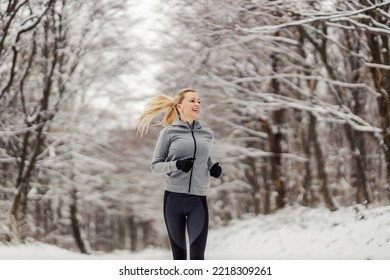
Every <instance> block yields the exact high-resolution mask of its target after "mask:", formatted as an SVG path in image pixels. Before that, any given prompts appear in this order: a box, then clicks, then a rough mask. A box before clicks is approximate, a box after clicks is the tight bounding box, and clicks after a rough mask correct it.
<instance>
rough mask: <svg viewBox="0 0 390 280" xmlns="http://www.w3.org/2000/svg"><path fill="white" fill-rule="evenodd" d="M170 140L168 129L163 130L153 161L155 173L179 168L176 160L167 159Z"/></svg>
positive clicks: (152, 167)
mask: <svg viewBox="0 0 390 280" xmlns="http://www.w3.org/2000/svg"><path fill="white" fill-rule="evenodd" d="M169 142H170V141H169V138H168V135H167V133H166V130H165V129H163V130H161V132H160V135H159V137H158V140H157V144H156V147H155V148H154V154H153V159H152V163H151V169H152V173H153V174H167V173H170V172H172V171H175V170H177V167H176V161H167V156H168V151H169Z"/></svg>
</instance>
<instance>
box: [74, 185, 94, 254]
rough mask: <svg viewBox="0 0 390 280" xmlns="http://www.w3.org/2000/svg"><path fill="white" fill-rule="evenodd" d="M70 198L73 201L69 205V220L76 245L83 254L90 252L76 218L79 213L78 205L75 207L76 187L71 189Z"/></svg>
mask: <svg viewBox="0 0 390 280" xmlns="http://www.w3.org/2000/svg"><path fill="white" fill-rule="evenodd" d="M72 199H73V202H72V204H71V205H70V216H71V221H72V232H73V237H74V239H75V241H76V245H77V247H78V248H79V250H80V252H81V253H83V254H90V248H89V244H88V243H87V240H86V239H85V238H84V237H83V234H82V229H81V226H80V222H79V219H78V215H79V213H78V207H77V191H76V189H74V190H73V193H72Z"/></svg>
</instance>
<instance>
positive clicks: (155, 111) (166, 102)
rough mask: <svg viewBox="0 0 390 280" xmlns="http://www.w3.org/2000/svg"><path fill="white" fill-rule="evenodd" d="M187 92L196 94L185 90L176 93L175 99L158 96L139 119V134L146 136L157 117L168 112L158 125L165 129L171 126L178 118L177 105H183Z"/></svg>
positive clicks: (188, 89)
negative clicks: (163, 112)
mask: <svg viewBox="0 0 390 280" xmlns="http://www.w3.org/2000/svg"><path fill="white" fill-rule="evenodd" d="M187 92H195V91H194V90H193V89H190V88H183V89H181V90H179V91H178V92H176V94H175V97H170V96H167V95H158V96H156V97H154V98H152V99H151V100H149V102H148V103H146V106H145V110H144V112H143V113H142V114H141V115H140V116H139V117H138V119H137V134H139V135H141V137H142V136H144V135H145V134H146V133H147V132H148V129H149V125H150V123H151V122H152V121H153V119H154V118H155V117H157V116H158V115H159V114H160V113H161V112H162V111H166V113H165V115H164V118H163V120H162V121H161V122H159V123H158V124H161V125H163V126H165V127H168V126H171V125H172V124H173V123H174V122H175V120H176V118H177V117H179V112H178V111H177V109H176V105H177V104H181V103H182V102H183V99H184V95H185V94H186V93H187Z"/></svg>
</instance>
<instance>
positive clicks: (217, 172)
mask: <svg viewBox="0 0 390 280" xmlns="http://www.w3.org/2000/svg"><path fill="white" fill-rule="evenodd" d="M221 173H222V167H221V166H219V162H217V163H215V164H214V165H213V166H211V168H210V175H211V176H213V177H215V178H218V177H219V176H221Z"/></svg>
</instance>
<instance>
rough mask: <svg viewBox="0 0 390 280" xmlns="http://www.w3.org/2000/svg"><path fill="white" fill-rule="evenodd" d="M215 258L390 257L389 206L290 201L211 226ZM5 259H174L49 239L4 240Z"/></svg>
mask: <svg viewBox="0 0 390 280" xmlns="http://www.w3.org/2000/svg"><path fill="white" fill-rule="evenodd" d="M206 258H207V259H210V260H251V259H252V260H347V259H348V260H366V259H376V260H390V206H386V207H377V208H365V207H364V206H362V205H358V206H355V207H348V208H342V209H340V210H338V211H336V212H330V211H329V210H327V209H321V208H320V209H310V208H304V207H288V208H286V209H283V210H281V211H278V212H277V213H275V214H272V215H268V216H263V215H261V216H257V217H248V218H246V219H244V220H241V221H234V222H232V223H231V224H230V225H228V226H226V227H221V228H217V229H213V230H210V233H209V240H208V247H207V250H206ZM0 259H3V260H4V259H8V260H15V259H24V260H32V259H41V260H42V259H45V260H52V259H53V260H67V259H73V260H75V259H107V260H170V259H171V253H170V252H169V251H167V250H162V249H157V248H149V249H147V250H144V251H142V252H137V253H130V252H124V251H118V252H113V253H111V254H101V253H96V254H94V255H92V256H86V255H82V254H79V253H75V252H71V251H68V250H64V249H60V248H58V247H55V246H50V245H46V244H29V245H18V246H5V245H0Z"/></svg>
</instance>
